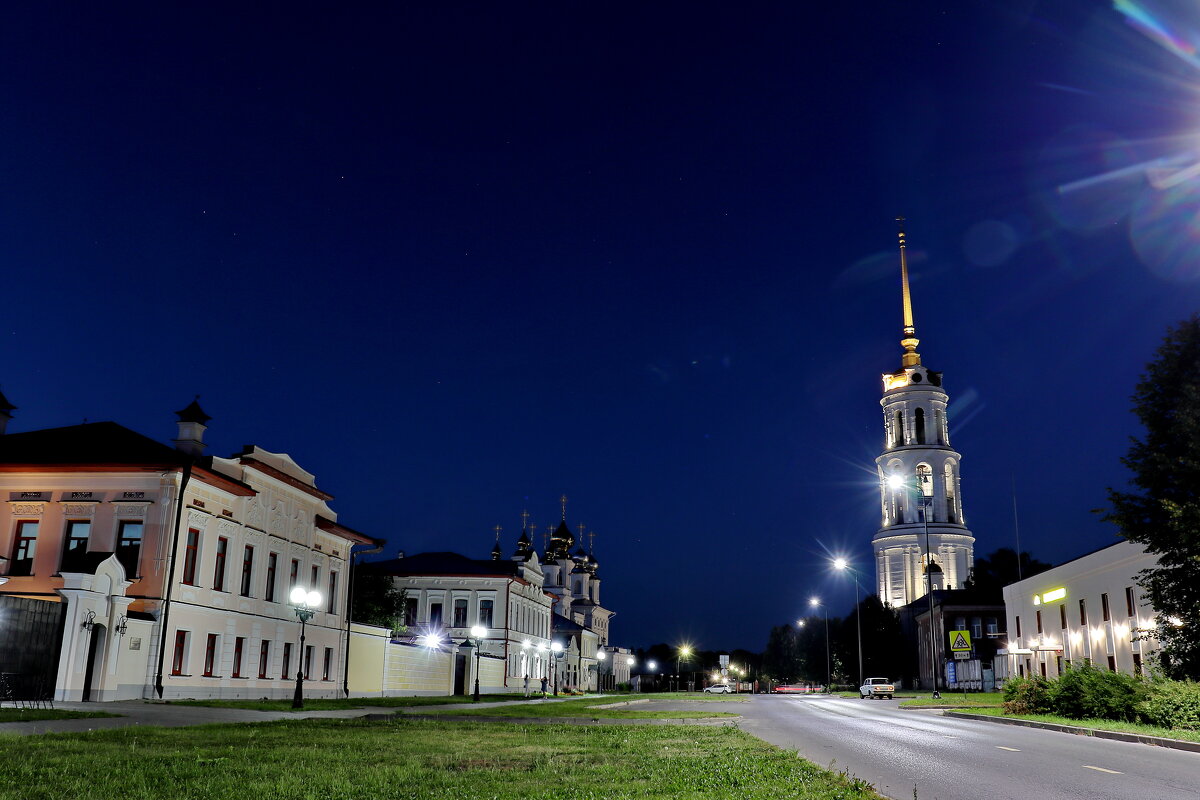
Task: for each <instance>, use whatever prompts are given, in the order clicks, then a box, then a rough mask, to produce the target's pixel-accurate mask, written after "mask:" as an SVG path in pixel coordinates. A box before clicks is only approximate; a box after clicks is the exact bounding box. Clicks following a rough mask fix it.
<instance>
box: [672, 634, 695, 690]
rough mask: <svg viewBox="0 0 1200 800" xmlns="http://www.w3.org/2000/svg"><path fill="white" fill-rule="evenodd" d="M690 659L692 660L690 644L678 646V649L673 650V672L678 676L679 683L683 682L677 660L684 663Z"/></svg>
mask: <svg viewBox="0 0 1200 800" xmlns="http://www.w3.org/2000/svg"><path fill="white" fill-rule="evenodd" d="M691 660H692V648H691V646H690V645H686V644H685V645H683V646H682V647H680V648H679V649H678V650H676V651H675V674H677V675H678V676H679V682H680V684H682V683H683V673H681V672H680V671H679V662H680V661H683V662H684V663H685V664H686V663H687V662H688V661H691Z"/></svg>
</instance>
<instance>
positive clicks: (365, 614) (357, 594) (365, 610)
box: [351, 568, 408, 630]
mask: <svg viewBox="0 0 1200 800" xmlns="http://www.w3.org/2000/svg"><path fill="white" fill-rule="evenodd" d="M407 597H408V592H407V590H405V589H397V588H396V582H395V581H394V580H393V579H392V576H391V575H387V574H385V573H382V572H374V571H372V570H370V569H363V568H360V569H359V570H358V572H357V573H356V574H355V575H354V599H353V603H354V605H353V606H352V609H353V610H352V612H351V613H352V617H353V619H354V621H355V622H361V623H363V624H364V625H378V626H379V627H381V628H388V629H390V630H399V629H402V628H403V627H404V625H405V623H406V622H407V620H405V619H404V601H405V599H406V598H407Z"/></svg>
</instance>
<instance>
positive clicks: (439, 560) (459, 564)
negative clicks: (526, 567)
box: [363, 552, 520, 577]
mask: <svg viewBox="0 0 1200 800" xmlns="http://www.w3.org/2000/svg"><path fill="white" fill-rule="evenodd" d="M363 567H364V568H367V569H370V570H371V571H373V572H382V573H384V574H387V575H395V576H397V577H404V576H408V575H494V576H503V577H517V575H518V572H517V570H518V569H519V568H520V564H519V563H518V562H516V561H507V560H500V561H493V560H491V559H490V558H489V559H475V558H467V557H466V556H464V555H461V554H459V553H451V552H440V553H417V554H416V555H415V556H405V557H404V558H393V559H389V560H387V561H368V562H365V563H364V564H363Z"/></svg>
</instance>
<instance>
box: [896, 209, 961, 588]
mask: <svg viewBox="0 0 1200 800" xmlns="http://www.w3.org/2000/svg"><path fill="white" fill-rule="evenodd" d="M900 279H901V289H902V299H903V313H904V328H903V338H902V339H901V340H900V344H901V345H902V346H903V347H904V351H905V352H904V355H903V356H902V357H901V360H900V363H901V367H900V369H899V370H897V371H896V372H889V373H885V374H884V375H883V398H882V399H881V400H880V401H879V402H880V405H881V406H883V429H884V450H883V452H882V453H881V454H880V455H879V457H878V458H876V459H875V464H876V467H877V469H878V474H879V497H880V511H881V515H882V524H881V526H880V528H879V531H878V532H877V533H876V534H875V537H874V539H873V540H872V545H873V547H874V551H875V569H876V576H877V593H878V594H879V597H880V599H882V600H883V602H884V603H885V604H888V605H891V606H893V607H897V608H898V607H900V606H904V605H907V604H909V603H911V602H912V601H914V600H916V599H918V598H920V597H923V596H924V595H925V594H926V592H927V583H926V575H925V567H926V564H928V563H932V566H931V567H930V570H929V572H930V581H931V582H932V586H933V588H934V589H961V588H962V587H963V584H964V583H965V582H966V580H967V578H968V577H969V576H970V574H971V568H972V567H973V566H974V563H975V554H974V545H975V537H974V536H972V535H971V531H970V530H969V529H968V528H967V526H966V519H965V517H964V515H963V503H962V486H961V481H960V474H959V465H960V463H961V462H962V456H960V455H959V454H958V453H957V452H955V450H954V449H953V448H952V447H951V446H950V433H949V427H948V422H947V407H948V405H949V396H948V395H947V394H946V391H945V389H943V388H942V373H940V372H933V371H932V370H929V369H927V368H925V367H924V366H922V364H921V356H920V354H919V353H917V344H918V343H919V342H918V339H917V338H916V328H915V327H914V326H913V314H912V299H911V296H910V293H909V287H908V263H907V260H906V258H905V240H904V231H903V230H901V232H900Z"/></svg>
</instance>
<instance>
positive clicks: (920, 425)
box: [914, 408, 925, 444]
mask: <svg viewBox="0 0 1200 800" xmlns="http://www.w3.org/2000/svg"><path fill="white" fill-rule="evenodd" d="M914 419H915V421H916V428H917V444H925V409H923V408H918V409H917V413H916V414H915V415H914Z"/></svg>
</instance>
